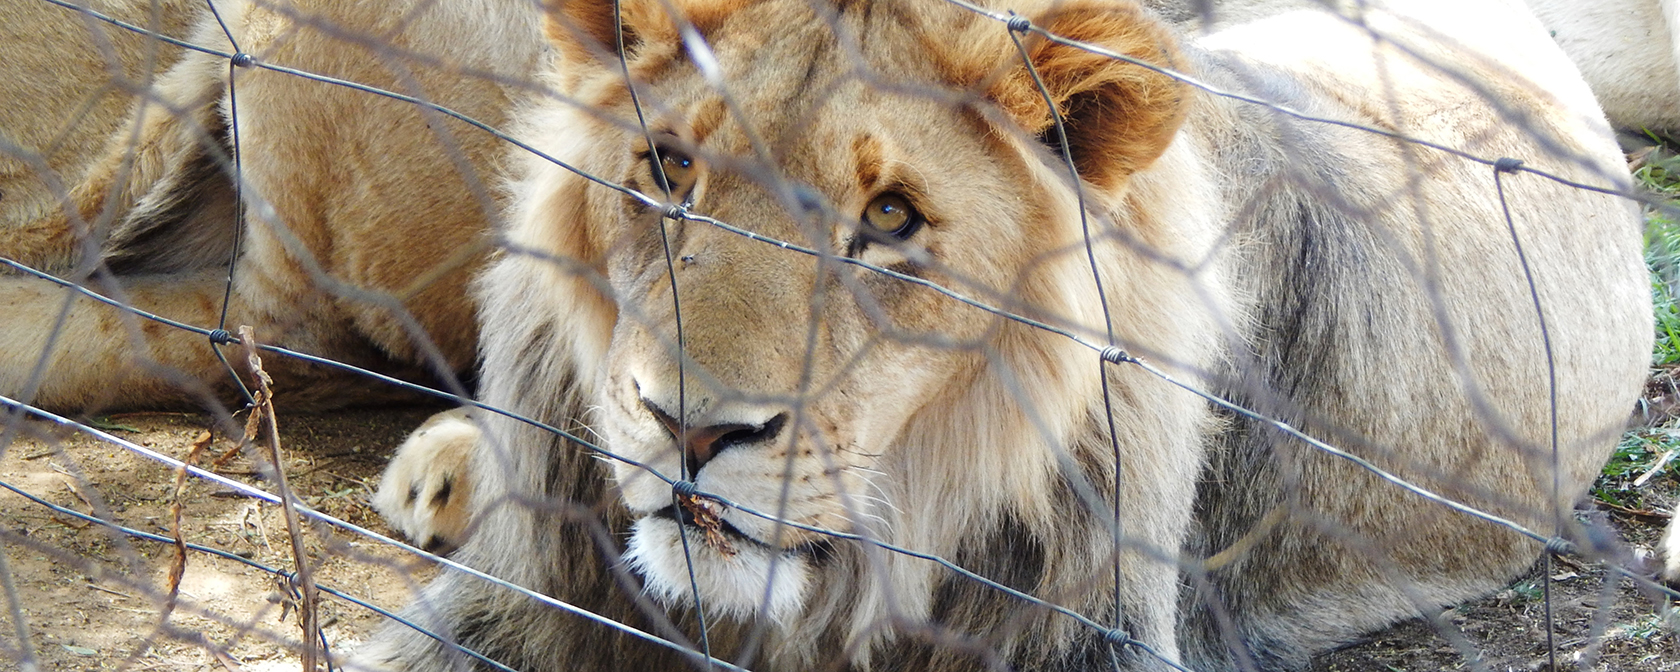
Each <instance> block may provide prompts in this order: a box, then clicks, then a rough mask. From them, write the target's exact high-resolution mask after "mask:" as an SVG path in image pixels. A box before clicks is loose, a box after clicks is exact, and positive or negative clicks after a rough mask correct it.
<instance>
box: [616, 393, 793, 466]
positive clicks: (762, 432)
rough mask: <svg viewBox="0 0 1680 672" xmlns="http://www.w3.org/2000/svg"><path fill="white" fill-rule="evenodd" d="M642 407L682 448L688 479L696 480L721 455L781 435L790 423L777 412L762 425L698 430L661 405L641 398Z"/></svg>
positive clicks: (735, 424)
mask: <svg viewBox="0 0 1680 672" xmlns="http://www.w3.org/2000/svg"><path fill="white" fill-rule="evenodd" d="M642 408H646V409H647V410H648V412H649V413H652V414H653V417H655V418H658V419H659V424H662V425H664V426H665V431H668V432H670V433H671V437H672V438H675V439H676V440H677V444H678V445H680V446H682V450H683V465H684V466H685V467H686V468H687V470H688V474H687V475H688V477H689V478H693V477H694V475H695V474H697V473H700V468H701V467H704V466H706V463H707V462H710V461H712V458H713V457H716V456H717V454H718V453H721V452H723V451H725V450H728V449H730V448H733V447H735V446H744V445H748V444H753V443H761V442H765V441H770V440H772V439H774V438H776V436H777V435H778V434H781V432H782V425H784V424H786V423H787V414H786V413H778V414H776V415H775V416H774V417H771V418H769V419H767V420H765V421H763V422H758V423H741V422H722V423H717V424H710V425H705V426H698V427H683V426H682V424H681V423H679V422H678V421H677V419H676V417H675V416H672V415H671V414H670V413H667V412H666V411H665V409H663V408H660V407H659V405H658V404H655V403H654V402H653V401H651V400H648V399H642Z"/></svg>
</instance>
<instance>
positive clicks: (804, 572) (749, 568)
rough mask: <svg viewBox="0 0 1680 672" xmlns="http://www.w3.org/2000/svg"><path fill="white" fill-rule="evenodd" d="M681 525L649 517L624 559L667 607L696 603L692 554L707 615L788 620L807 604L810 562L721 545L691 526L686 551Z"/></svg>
mask: <svg viewBox="0 0 1680 672" xmlns="http://www.w3.org/2000/svg"><path fill="white" fill-rule="evenodd" d="M680 530H681V528H679V524H678V523H677V522H676V521H675V520H671V519H669V518H664V517H656V516H648V517H644V518H642V519H641V520H638V521H636V524H635V525H634V526H632V527H631V530H630V543H629V545H628V547H627V548H626V549H625V552H624V562H625V564H627V565H629V566H630V568H631V569H633V570H635V571H636V573H638V574H640V575H641V576H642V578H643V581H644V584H645V585H644V588H643V589H644V590H646V591H647V593H648V594H649V595H651V596H653V597H654V599H657V600H659V601H660V602H661V603H663V604H664V605H665V606H667V607H673V606H677V605H692V604H693V603H694V596H693V589H692V588H691V587H690V584H689V566H690V563H689V561H688V558H690V557H692V558H693V569H694V584H695V586H696V587H698V589H699V592H700V602H701V604H704V605H705V608H706V613H708V614H713V615H718V616H724V617H728V618H736V619H747V618H751V617H753V616H760V615H761V616H763V617H765V618H768V619H769V620H770V621H772V622H776V623H786V622H787V621H788V620H789V619H790V618H792V617H793V616H794V615H796V614H798V613H799V611H800V609H802V608H803V607H804V604H805V598H806V593H807V592H808V591H809V589H810V586H811V581H812V576H811V573H812V569H811V560H810V559H809V558H806V557H804V556H803V555H801V554H799V553H795V552H791V551H783V552H778V551H776V550H774V549H771V548H769V547H766V546H764V545H762V544H754V543H750V542H746V541H745V540H741V541H740V542H738V543H734V544H728V545H726V547H724V548H719V547H717V546H716V545H714V544H713V543H710V542H708V541H707V540H706V539H705V535H704V534H703V532H702V531H701V530H699V529H697V528H694V527H690V528H688V530H687V532H688V550H689V553H688V554H687V555H685V554H684V553H683V539H682V536H681V532H680Z"/></svg>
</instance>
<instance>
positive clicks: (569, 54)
mask: <svg viewBox="0 0 1680 672" xmlns="http://www.w3.org/2000/svg"><path fill="white" fill-rule="evenodd" d="M740 4H741V3H740V2H735V1H733V0H618V2H616V3H615V2H614V0H544V2H543V7H544V9H545V10H546V11H545V12H544V16H543V34H544V36H546V37H547V38H548V41H549V42H550V43H552V44H553V45H554V46H555V48H556V49H559V50H560V54H561V56H563V57H564V58H565V59H566V60H567V61H569V62H573V63H590V62H595V61H614V62H616V60H617V53H618V40H619V33H622V34H623V40H624V51H625V53H626V54H630V55H634V54H635V53H637V52H638V51H639V50H640V49H641V48H642V47H643V45H644V44H646V43H650V42H651V43H669V44H676V43H677V42H678V40H679V39H680V37H679V34H680V32H679V31H680V28H679V26H681V25H684V24H687V25H691V26H693V27H694V28H695V29H696V30H698V31H700V34H701V35H702V36H705V35H707V34H709V33H710V32H711V31H712V30H713V29H714V28H715V27H716V26H717V25H718V24H719V23H721V22H722V21H723V19H724V18H725V17H726V16H727V15H728V13H729V12H730V11H731V10H733V9H734V8H736V7H738V6H739V5H740ZM673 10H674V11H676V12H678V13H679V16H676V17H674V16H672V14H671V12H672V11H673Z"/></svg>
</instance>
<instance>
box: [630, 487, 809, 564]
mask: <svg viewBox="0 0 1680 672" xmlns="http://www.w3.org/2000/svg"><path fill="white" fill-rule="evenodd" d="M702 501H704V500H702ZM696 509H699V512H697V511H696ZM707 511H708V509H706V508H704V507H703V506H701V507H691V506H677V505H675V504H673V505H671V506H667V507H665V508H663V509H660V510H658V511H655V512H653V513H651V514H649V516H650V517H654V518H664V519H666V520H671V521H675V522H676V523H677V524H679V525H681V526H682V529H683V530H684V531H686V532H687V533H688V534H689V538H690V540H694V539H699V540H701V542H702V543H705V544H706V545H708V546H711V547H712V548H713V549H715V550H717V551H718V552H719V553H722V554H723V555H726V556H734V555H735V554H736V553H737V550H736V548H735V544H742V545H745V546H749V547H755V548H759V549H763V550H764V551H765V552H768V553H775V554H781V555H791V556H799V557H803V558H805V559H807V560H809V561H811V562H814V563H818V564H822V563H825V562H827V561H828V560H829V558H832V557H833V556H834V544H833V542H831V541H830V540H828V539H815V540H812V541H808V542H805V543H802V544H798V545H794V546H777V545H774V544H769V543H765V542H763V541H760V540H758V539H757V538H754V537H753V536H752V535H749V534H747V533H746V532H743V531H741V528H738V527H735V526H734V525H732V524H730V522H729V521H728V520H725V519H724V518H723V516H721V515H718V514H715V513H713V514H711V515H707Z"/></svg>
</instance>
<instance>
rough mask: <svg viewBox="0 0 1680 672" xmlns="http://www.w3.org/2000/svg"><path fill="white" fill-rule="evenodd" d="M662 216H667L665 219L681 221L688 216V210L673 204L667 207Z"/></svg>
mask: <svg viewBox="0 0 1680 672" xmlns="http://www.w3.org/2000/svg"><path fill="white" fill-rule="evenodd" d="M661 214H663V215H665V219H674V220H678V221H681V220H682V218H683V215H686V214H688V208H685V207H683V206H681V205H678V204H675V203H672V204H671V205H667V206H665V209H664V211H663V212H662V213H661Z"/></svg>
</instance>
